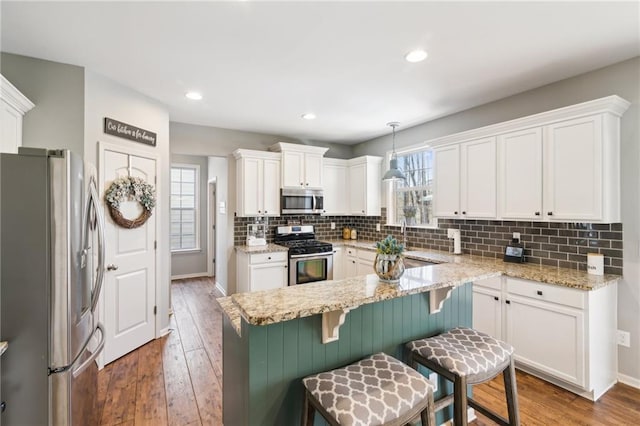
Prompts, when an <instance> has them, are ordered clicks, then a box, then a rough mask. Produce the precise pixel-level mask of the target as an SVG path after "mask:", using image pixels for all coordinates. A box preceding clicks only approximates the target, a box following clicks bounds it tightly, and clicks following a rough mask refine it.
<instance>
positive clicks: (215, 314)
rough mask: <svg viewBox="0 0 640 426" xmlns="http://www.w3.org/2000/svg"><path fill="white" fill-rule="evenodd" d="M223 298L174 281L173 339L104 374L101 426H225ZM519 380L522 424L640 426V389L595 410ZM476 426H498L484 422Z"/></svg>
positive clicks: (492, 386) (488, 395)
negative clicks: (223, 423) (223, 411)
mask: <svg viewBox="0 0 640 426" xmlns="http://www.w3.org/2000/svg"><path fill="white" fill-rule="evenodd" d="M219 296H220V294H219V293H218V292H217V290H215V287H214V285H213V282H212V280H211V279H209V278H201V279H190V280H178V281H174V282H173V284H172V286H171V297H172V299H171V300H172V304H173V312H174V315H173V316H172V317H171V328H172V332H171V333H170V334H169V335H167V336H165V337H163V338H161V339H158V340H154V341H152V342H149V343H147V344H146V345H144V346H142V347H141V348H139V349H137V350H135V351H133V352H131V353H129V354H127V355H125V356H124V357H122V358H120V359H118V360H116V361H115V362H113V363H111V364H109V365H108V366H106V367H105V368H104V369H103V370H102V371H101V372H100V373H99V376H98V380H99V382H98V383H99V389H98V396H99V397H98V401H99V409H100V412H101V424H102V425H126V426H134V425H135V426H138V425H154V426H156V425H158V426H160V425H181V426H182V425H221V424H222V312H221V310H220V306H219V305H218V304H217V302H216V301H215V298H216V297H219ZM517 381H518V399H519V403H520V415H521V421H522V424H523V425H616V426H618V425H625V426H626V425H629V426H631V425H640V390H638V389H635V388H632V387H629V386H626V385H622V384H618V385H616V386H614V388H613V389H611V390H610V391H609V392H607V394H605V395H604V396H603V397H602V398H600V400H599V401H598V402H595V403H593V402H590V401H588V400H586V399H584V398H581V397H579V396H576V395H574V394H572V393H570V392H567V391H565V390H563V389H560V388H558V387H556V386H554V385H551V384H549V383H546V382H544V381H542V380H540V379H538V378H536V377H534V376H531V375H529V374H526V373H522V372H520V371H518V373H517ZM502 392H503V386H502V380H501V378H500V377H499V378H497V379H495V380H493V381H491V382H489V383H486V384H484V385H480V386H476V387H475V388H474V397H475V398H476V399H477V400H478V401H479V402H481V403H484V404H486V405H487V406H489V407H491V408H493V409H494V410H496V411H497V412H499V413H501V414H502V415H505V416H506V406H505V404H504V402H503V401H504V397H503V393H502ZM471 424H474V425H477V426H485V425H491V424H492V423H491V422H490V421H488V420H486V419H484V418H482V417H481V416H480V417H479V418H478V419H477V420H476V421H474V422H472V423H471ZM228 426H234V425H228ZM279 426H280V425H279ZM282 426H284V425H282Z"/></svg>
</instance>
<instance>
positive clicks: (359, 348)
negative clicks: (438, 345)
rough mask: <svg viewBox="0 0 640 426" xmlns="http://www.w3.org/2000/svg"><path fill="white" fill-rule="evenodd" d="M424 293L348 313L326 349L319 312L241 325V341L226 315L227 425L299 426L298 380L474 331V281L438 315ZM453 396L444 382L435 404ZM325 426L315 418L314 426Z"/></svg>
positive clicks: (444, 415) (444, 414)
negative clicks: (457, 330)
mask: <svg viewBox="0 0 640 426" xmlns="http://www.w3.org/2000/svg"><path fill="white" fill-rule="evenodd" d="M429 294H430V293H421V294H413V295H408V296H404V297H399V298H396V299H391V300H386V301H381V302H375V303H370V304H366V305H362V306H360V307H358V308H356V309H353V310H351V311H350V312H349V313H348V314H347V316H346V319H345V322H344V324H343V325H342V326H341V327H340V332H339V333H340V337H339V339H338V340H337V341H335V342H331V343H326V344H323V343H322V315H321V314H318V315H312V316H310V317H305V318H298V319H294V320H290V321H284V322H279V323H275V324H269V325H262V326H256V325H250V324H248V323H247V322H246V321H245V320H244V319H243V320H242V322H241V335H240V336H239V335H238V333H237V332H236V330H235V329H234V327H233V325H232V323H231V321H230V320H229V318H227V316H224V330H223V347H222V349H223V421H224V424H225V425H226V426H244V425H251V426H267V425H273V426H289V425H290V426H295V425H299V424H300V417H301V410H302V396H303V392H302V383H301V379H302V378H303V377H305V376H307V375H310V374H314V373H318V372H321V371H326V370H331V369H333V368H337V367H341V366H343V365H346V364H349V363H351V362H354V361H356V360H358V359H361V358H363V357H365V356H367V355H370V354H373V353H376V352H381V351H382V352H386V353H387V354H389V355H392V356H395V357H396V358H398V359H400V360H402V361H405V362H406V354H405V350H404V344H405V343H406V342H408V341H410V340H415V339H419V338H423V337H426V336H432V335H435V334H439V333H442V332H444V331H446V330H449V329H451V328H454V327H458V326H465V327H471V321H472V284H471V283H467V284H464V285H462V286H459V287H456V288H455V289H453V291H452V293H451V297H450V298H449V299H447V300H446V301H445V302H444V305H443V306H442V309H441V310H440V312H438V313H436V314H429ZM422 372H423V373H428V372H426V371H422ZM451 391H452V389H451V387H450V386H449V384H448V383H446V381H443V380H441V381H440V383H438V392H437V393H436V395H435V398H436V399H437V398H438V397H439V396H440V395H441V394H442V392H446V393H451ZM450 417H451V407H448V409H445V410H442V411H441V412H439V413H438V414H437V416H436V421H437V424H442V423H443V422H445V421H446V420H448V419H449V418H450ZM325 424H326V423H325V422H324V421H323V420H322V419H321V417H320V416H319V415H316V421H315V425H325Z"/></svg>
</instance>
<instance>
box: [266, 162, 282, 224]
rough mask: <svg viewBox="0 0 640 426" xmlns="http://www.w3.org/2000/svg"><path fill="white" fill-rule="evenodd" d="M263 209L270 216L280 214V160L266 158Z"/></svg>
mask: <svg viewBox="0 0 640 426" xmlns="http://www.w3.org/2000/svg"><path fill="white" fill-rule="evenodd" d="M263 167H264V171H263V173H262V178H263V180H262V187H263V188H264V194H263V200H264V201H263V206H262V211H263V212H264V214H266V215H268V216H280V160H276V159H273V160H264V166H263Z"/></svg>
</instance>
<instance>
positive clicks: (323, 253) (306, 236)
mask: <svg viewBox="0 0 640 426" xmlns="http://www.w3.org/2000/svg"><path fill="white" fill-rule="evenodd" d="M275 243H276V244H280V245H282V246H286V247H288V248H289V285H298V284H308V283H312V282H316V281H325V280H332V279H333V246H332V245H331V243H325V242H322V241H318V240H316V234H315V232H314V228H313V225H296V226H278V227H277V228H276V234H275Z"/></svg>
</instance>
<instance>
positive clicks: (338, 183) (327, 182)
mask: <svg viewBox="0 0 640 426" xmlns="http://www.w3.org/2000/svg"><path fill="white" fill-rule="evenodd" d="M322 187H323V188H324V210H325V211H324V213H325V214H327V215H346V214H349V213H350V212H349V168H348V167H347V166H341V165H334V164H325V165H324V167H323V176H322Z"/></svg>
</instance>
